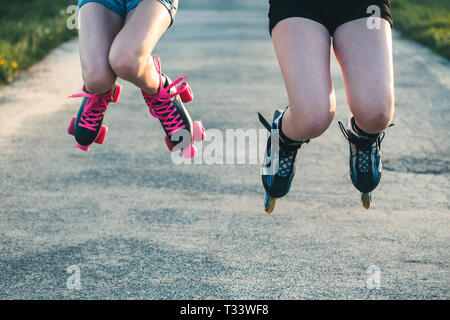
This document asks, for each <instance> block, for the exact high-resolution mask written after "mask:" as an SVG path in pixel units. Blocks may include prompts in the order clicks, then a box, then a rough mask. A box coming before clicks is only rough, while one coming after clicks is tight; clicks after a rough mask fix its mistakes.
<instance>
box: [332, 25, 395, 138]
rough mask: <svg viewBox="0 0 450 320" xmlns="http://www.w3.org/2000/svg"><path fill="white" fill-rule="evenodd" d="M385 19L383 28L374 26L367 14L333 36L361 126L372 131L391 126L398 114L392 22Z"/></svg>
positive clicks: (352, 107) (349, 96) (353, 108)
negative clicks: (369, 23)
mask: <svg viewBox="0 0 450 320" xmlns="http://www.w3.org/2000/svg"><path fill="white" fill-rule="evenodd" d="M381 22H382V23H381V26H382V28H381V29H373V30H371V29H369V28H367V18H362V19H358V20H354V21H350V22H347V23H345V24H343V25H342V26H340V27H339V28H338V29H337V30H336V32H335V34H334V39H333V46H334V51H335V53H336V57H337V58H338V61H339V63H340V64H341V68H342V71H343V74H344V79H345V85H346V89H347V100H348V104H349V107H350V110H351V112H352V113H353V116H354V117H355V121H356V124H357V125H358V127H359V128H361V129H362V130H363V131H364V132H366V133H371V134H375V133H379V132H381V131H383V130H384V129H385V128H386V127H387V126H389V124H390V122H391V120H392V116H393V114H394V76H393V73H394V72H393V62H392V34H391V26H390V25H389V23H388V22H387V21H386V20H384V19H382V21H381Z"/></svg>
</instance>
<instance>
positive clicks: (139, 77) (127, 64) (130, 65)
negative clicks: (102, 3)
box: [109, 0, 171, 94]
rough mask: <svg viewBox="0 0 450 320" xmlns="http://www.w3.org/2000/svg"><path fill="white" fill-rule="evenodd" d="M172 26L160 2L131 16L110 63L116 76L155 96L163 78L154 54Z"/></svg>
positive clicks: (147, 0) (148, 1)
mask: <svg viewBox="0 0 450 320" xmlns="http://www.w3.org/2000/svg"><path fill="white" fill-rule="evenodd" d="M170 23H171V17H170V14H169V12H168V11H167V8H166V7H165V6H164V5H162V4H161V3H160V2H158V1H155V0H143V1H142V2H141V3H139V5H138V6H137V7H136V8H135V9H133V10H132V11H130V13H129V14H128V15H127V18H126V21H125V25H124V27H123V29H122V30H121V31H120V32H119V34H118V35H117V37H116V39H115V40H114V42H113V44H112V47H111V51H110V53H109V62H110V65H111V67H112V69H113V70H114V72H115V73H116V74H117V75H118V76H119V77H121V78H122V79H125V80H127V81H130V82H131V83H133V84H135V85H136V86H138V87H139V88H141V89H142V90H144V91H145V92H147V93H148V94H155V93H156V92H157V91H158V88H159V75H158V73H157V71H156V68H155V66H154V63H153V60H152V56H151V54H152V51H153V49H154V48H155V46H156V44H157V42H158V40H159V39H160V38H161V36H162V35H163V33H164V32H165V31H166V30H167V28H168V27H169V26H170Z"/></svg>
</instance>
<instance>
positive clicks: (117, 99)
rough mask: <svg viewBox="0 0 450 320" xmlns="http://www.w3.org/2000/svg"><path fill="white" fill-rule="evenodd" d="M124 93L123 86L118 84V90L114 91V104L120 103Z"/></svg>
mask: <svg viewBox="0 0 450 320" xmlns="http://www.w3.org/2000/svg"><path fill="white" fill-rule="evenodd" d="M121 93H122V86H121V85H120V84H117V86H116V90H114V96H113V99H112V102H114V103H117V101H119V97H120V94H121Z"/></svg>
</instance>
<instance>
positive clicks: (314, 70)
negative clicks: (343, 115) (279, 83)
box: [272, 18, 336, 140]
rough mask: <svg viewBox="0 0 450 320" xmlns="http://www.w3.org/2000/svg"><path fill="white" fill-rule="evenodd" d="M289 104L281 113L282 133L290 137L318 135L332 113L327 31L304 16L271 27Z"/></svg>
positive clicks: (332, 97) (332, 96) (328, 37)
mask: <svg viewBox="0 0 450 320" xmlns="http://www.w3.org/2000/svg"><path fill="white" fill-rule="evenodd" d="M272 40H273V44H274V47H275V51H276V54H277V58H278V62H279V64H280V68H281V72H282V74H283V78H284V82H285V84H286V89H287V93H288V97H289V103H290V107H289V109H288V110H287V111H286V113H285V114H284V116H283V127H282V130H283V133H284V134H285V135H286V136H287V137H288V138H290V139H292V140H303V139H310V138H315V137H318V136H320V135H321V134H322V133H323V132H324V131H325V130H326V129H327V128H328V126H329V125H330V123H331V121H332V119H333V116H334V112H335V104H336V102H335V95H334V90H333V85H332V83H331V76H330V44H331V39H330V35H329V33H328V30H327V29H326V28H325V27H324V26H323V25H321V24H320V23H317V22H315V21H312V20H309V19H305V18H288V19H285V20H283V21H281V22H279V23H278V24H277V25H276V26H275V28H274V29H273V30H272Z"/></svg>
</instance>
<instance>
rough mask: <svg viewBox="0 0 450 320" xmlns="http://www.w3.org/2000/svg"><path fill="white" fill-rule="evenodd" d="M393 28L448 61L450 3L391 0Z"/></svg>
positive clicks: (426, 0) (449, 56) (439, 0)
mask: <svg viewBox="0 0 450 320" xmlns="http://www.w3.org/2000/svg"><path fill="white" fill-rule="evenodd" d="M391 9H392V16H393V18H394V27H395V28H397V29H398V30H400V31H401V32H402V33H403V34H404V35H405V36H407V37H409V38H411V39H413V40H416V41H418V42H420V43H422V44H424V45H426V46H428V47H430V48H431V49H433V50H434V51H435V52H437V53H439V54H441V55H442V56H444V57H446V58H447V59H450V1H446V0H391Z"/></svg>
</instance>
